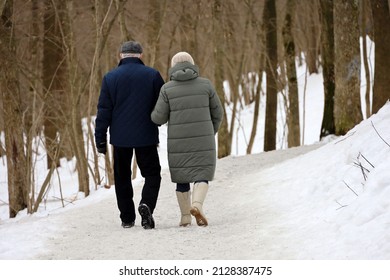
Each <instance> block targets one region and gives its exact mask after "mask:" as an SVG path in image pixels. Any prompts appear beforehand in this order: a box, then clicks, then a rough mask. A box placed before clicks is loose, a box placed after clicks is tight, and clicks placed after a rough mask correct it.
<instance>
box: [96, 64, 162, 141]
mask: <svg viewBox="0 0 390 280" xmlns="http://www.w3.org/2000/svg"><path fill="white" fill-rule="evenodd" d="M163 84H164V80H163V79H162V77H161V75H160V73H159V72H158V71H157V70H155V69H153V68H150V67H147V66H145V65H144V63H143V62H142V61H141V60H140V59H139V58H134V57H130V58H124V59H122V60H121V61H120V63H119V65H118V67H117V68H115V69H113V70H111V71H110V72H108V73H107V74H106V75H105V76H104V78H103V82H102V87H101V91H100V97H99V102H98V106H97V116H96V128H95V141H96V144H97V145H99V144H100V143H104V142H106V141H107V129H108V127H110V143H111V144H112V145H114V146H117V147H133V148H135V147H144V146H151V145H157V144H158V143H159V140H158V127H157V125H156V124H154V123H153V122H152V120H151V118H150V114H151V112H152V111H153V108H154V105H155V104H156V101H157V99H158V96H159V93H160V88H161V86H162V85H163Z"/></svg>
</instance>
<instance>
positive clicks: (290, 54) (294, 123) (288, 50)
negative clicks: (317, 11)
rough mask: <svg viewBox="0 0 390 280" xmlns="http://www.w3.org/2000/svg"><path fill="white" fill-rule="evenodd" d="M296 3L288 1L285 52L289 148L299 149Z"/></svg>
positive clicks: (285, 24)
mask: <svg viewBox="0 0 390 280" xmlns="http://www.w3.org/2000/svg"><path fill="white" fill-rule="evenodd" d="M294 1H295V0H287V9H286V17H285V20H284V29H283V39H284V51H285V57H286V68H287V78H288V111H287V125H288V147H297V146H299V145H300V144H301V132H300V130H301V129H300V124H299V97H298V83H297V70H296V68H295V43H294V37H293V35H292V32H291V28H292V15H293V14H294V11H295V3H294Z"/></svg>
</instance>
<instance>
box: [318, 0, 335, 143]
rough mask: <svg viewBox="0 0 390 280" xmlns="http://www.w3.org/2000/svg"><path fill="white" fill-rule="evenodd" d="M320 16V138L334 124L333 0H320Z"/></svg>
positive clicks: (331, 128)
mask: <svg viewBox="0 0 390 280" xmlns="http://www.w3.org/2000/svg"><path fill="white" fill-rule="evenodd" d="M320 7H321V9H320V15H321V16H320V18H321V58H322V76H323V79H324V98H325V101H324V102H325V103H324V113H323V117H322V124H321V132H320V138H323V137H325V136H328V135H330V134H334V133H335V124H334V91H335V76H334V75H335V74H334V55H335V52H334V28H333V0H320Z"/></svg>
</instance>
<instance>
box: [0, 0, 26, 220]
mask: <svg viewBox="0 0 390 280" xmlns="http://www.w3.org/2000/svg"><path fill="white" fill-rule="evenodd" d="M12 15H13V1H12V0H8V1H5V4H4V7H3V9H1V25H0V38H1V40H0V56H1V61H2V63H1V66H0V67H1V72H0V75H1V76H0V91H1V92H2V99H3V109H4V111H3V118H4V122H5V131H4V132H5V146H6V153H7V175H8V197H9V217H10V218H13V217H15V216H16V215H17V213H18V212H19V211H20V210H23V209H25V208H26V207H27V200H28V188H27V186H26V183H27V181H28V178H27V176H28V175H27V172H26V171H27V170H26V156H25V152H24V139H23V120H22V114H23V110H22V98H21V93H20V89H19V83H18V69H17V63H16V49H15V36H14V34H13V30H14V29H13V22H12Z"/></svg>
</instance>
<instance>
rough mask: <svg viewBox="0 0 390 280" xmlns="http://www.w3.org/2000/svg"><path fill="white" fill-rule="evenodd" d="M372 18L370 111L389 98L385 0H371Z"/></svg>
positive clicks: (389, 14) (389, 32)
mask: <svg viewBox="0 0 390 280" xmlns="http://www.w3.org/2000/svg"><path fill="white" fill-rule="evenodd" d="M370 3H371V10H372V14H373V20H374V41H375V72H374V88H373V100H372V113H374V114H375V113H377V112H378V110H379V109H380V108H382V106H383V105H384V104H385V103H386V102H387V101H388V100H389V99H390V90H389V82H390V77H389V73H390V55H389V53H390V10H389V2H388V1H387V0H371V1H370Z"/></svg>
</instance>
